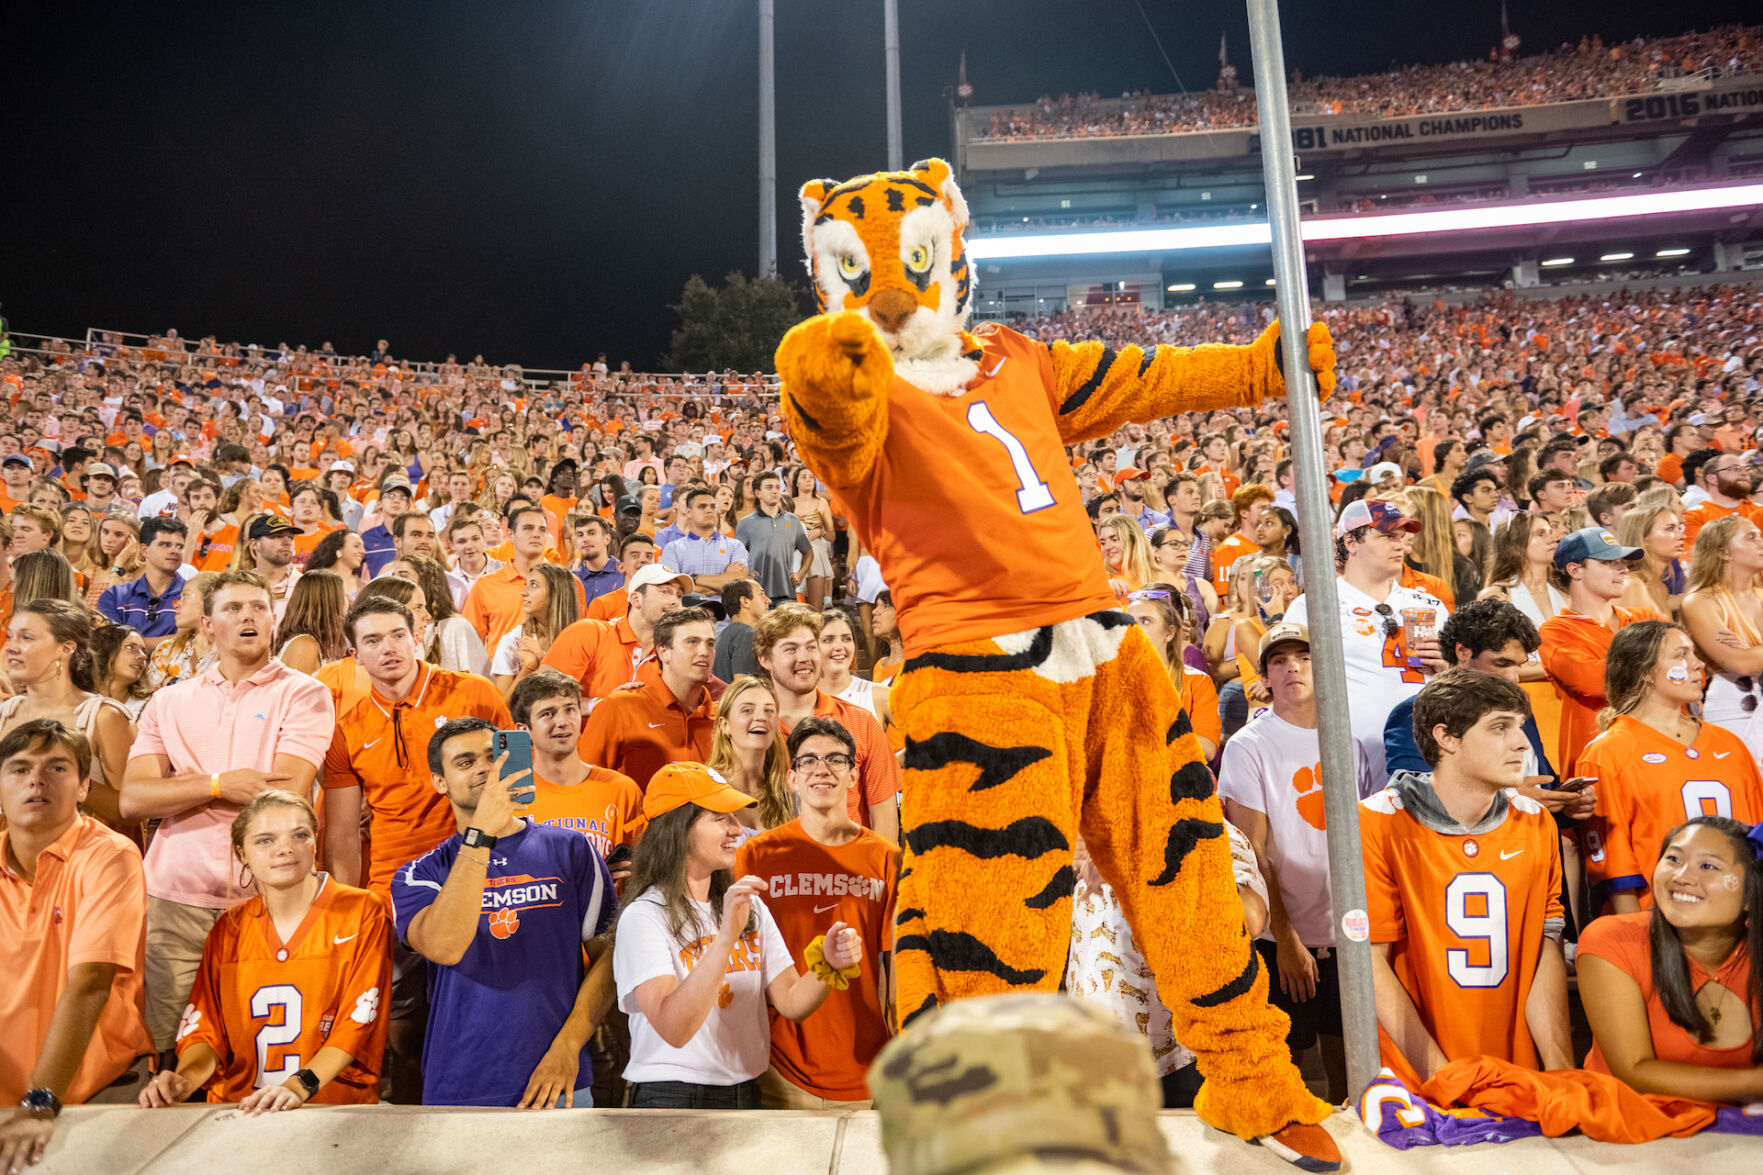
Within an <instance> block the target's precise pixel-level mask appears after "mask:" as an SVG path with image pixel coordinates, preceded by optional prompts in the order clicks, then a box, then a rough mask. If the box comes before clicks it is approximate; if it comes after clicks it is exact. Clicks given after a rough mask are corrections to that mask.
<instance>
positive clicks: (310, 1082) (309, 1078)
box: [294, 1069, 319, 1101]
mask: <svg viewBox="0 0 1763 1175" xmlns="http://www.w3.org/2000/svg"><path fill="white" fill-rule="evenodd" d="M294 1080H295V1081H298V1082H299V1083H300V1088H302V1089H304V1090H305V1091H306V1100H308V1101H311V1100H312V1095H313V1094H315V1093H317V1092H318V1084H319V1082H318V1074H316V1073H314V1072H313V1071H312V1070H310V1069H296V1070H295V1071H294Z"/></svg>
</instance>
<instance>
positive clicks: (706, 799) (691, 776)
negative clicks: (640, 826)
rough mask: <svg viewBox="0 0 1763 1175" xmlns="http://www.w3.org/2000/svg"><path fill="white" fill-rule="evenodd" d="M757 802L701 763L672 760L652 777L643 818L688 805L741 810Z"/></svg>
mask: <svg viewBox="0 0 1763 1175" xmlns="http://www.w3.org/2000/svg"><path fill="white" fill-rule="evenodd" d="M758 802H759V801H758V800H755V799H754V798H753V797H752V796H750V795H748V794H746V793H745V792H743V791H740V790H739V789H737V788H735V787H733V786H731V785H730V783H729V781H728V780H726V779H724V778H723V777H722V776H721V774H720V773H718V772H715V771H712V770H711V769H710V768H708V767H706V766H704V764H702V763H669V764H668V765H667V766H665V767H663V768H662V769H661V770H659V771H657V772H656V773H655V774H654V775H652V776H650V777H649V787H648V790H646V791H645V792H643V818H644V819H645V820H653V819H655V818H656V817H657V816H664V815H666V814H667V813H669V812H671V811H673V810H674V809H675V808H681V807H684V806H685V805H687V804H696V805H698V806H699V807H700V808H708V809H710V811H712V812H739V811H740V810H741V809H742V808H747V807H751V806H752V805H754V804H757V803H758Z"/></svg>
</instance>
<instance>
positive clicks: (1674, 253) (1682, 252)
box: [1653, 249, 1690, 257]
mask: <svg viewBox="0 0 1763 1175" xmlns="http://www.w3.org/2000/svg"><path fill="white" fill-rule="evenodd" d="M1689 254H1690V251H1689V250H1688V249H1661V250H1659V251H1658V252H1657V253H1655V254H1653V256H1655V257H1688V256H1689Z"/></svg>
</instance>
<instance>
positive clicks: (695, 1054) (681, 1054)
mask: <svg viewBox="0 0 1763 1175" xmlns="http://www.w3.org/2000/svg"><path fill="white" fill-rule="evenodd" d="M692 905H693V907H694V909H695V911H696V913H697V930H696V931H694V930H693V928H692V927H691V926H689V925H688V926H687V927H686V928H685V929H684V930H682V931H681V935H682V937H680V938H675V937H674V936H673V935H671V934H669V933H668V931H667V909H666V907H665V906H664V905H663V904H662V900H661V896H660V895H659V894H657V893H656V892H655V891H654V890H652V889H650V890H644V891H643V892H642V893H641V894H639V895H638V896H637V897H636V898H634V899H632V900H631V902H630V903H629V904H628V905H626V906H625V908H624V911H623V912H622V913H621V914H619V916H618V931H617V935H616V939H615V942H616V945H615V946H614V947H613V950H612V975H613V978H614V980H616V982H617V984H618V1006H619V1008H620V1009H622V1010H623V1011H625V1012H626V1013H628V1014H629V1015H630V1018H631V1019H630V1029H631V1059H630V1064H628V1065H626V1066H625V1069H624V1079H625V1080H626V1081H632V1082H636V1081H691V1082H695V1083H697V1084H699V1085H739V1084H740V1083H741V1082H743V1081H751V1080H752V1079H754V1078H755V1077H758V1076H759V1075H760V1074H761V1073H763V1072H765V1070H766V1069H768V1068H770V1067H771V1020H770V1016H769V1014H768V1012H767V1008H766V999H765V989H766V988H767V987H769V986H770V985H771V981H772V980H774V979H776V978H777V977H778V976H779V975H783V974H785V973H786V972H788V971H789V970H790V969H791V968H793V967H794V966H795V965H796V963H795V960H794V959H793V958H791V957H790V948H789V947H788V946H786V945H785V943H784V937H783V935H781V934H779V933H778V929H777V923H775V922H773V921H772V920H771V913H770V911H768V910H767V909H766V908H765V903H764V902H762V901H760V900H759V899H758V898H754V899H753V913H754V916H755V917H756V918H757V920H758V922H757V928H756V929H755V930H753V931H750V932H749V933H748V934H747V935H746V936H745V937H744V938H742V939H741V941H740V942H739V943H737V944H736V945H735V949H734V951H733V952H731V953H730V955H729V963H728V976H727V978H726V979H725V980H724V982H723V986H722V993H723V994H722V995H721V996H720V997H719V998H718V999H717V1001H716V1003H715V1005H714V1006H712V1007H711V1009H710V1015H709V1016H708V1017H707V1018H706V1019H705V1021H704V1024H703V1027H701V1028H699V1029H698V1032H697V1035H695V1036H693V1037H692V1039H691V1040H689V1041H687V1042H686V1045H685V1047H684V1048H677V1049H676V1048H674V1047H673V1046H672V1045H670V1044H668V1043H667V1042H666V1041H664V1040H662V1039H661V1036H660V1034H659V1033H657V1032H656V1031H655V1029H654V1028H652V1027H651V1026H650V1024H649V1018H648V1017H647V1016H645V1015H643V1010H642V1008H640V1007H639V1006H638V1004H637V999H636V990H637V988H639V987H641V986H642V985H643V984H645V983H647V982H649V980H651V979H656V978H659V977H660V976H663V975H671V976H673V977H674V978H675V979H677V980H679V981H680V982H682V983H684V982H685V979H686V976H688V975H690V974H691V973H692V963H693V962H695V961H696V960H697V958H698V957H699V955H701V954H702V953H703V952H704V951H705V950H707V949H708V948H709V946H710V941H711V940H712V939H713V938H715V937H716V926H717V921H716V917H715V914H714V912H713V911H712V910H711V907H710V903H709V902H693V903H692Z"/></svg>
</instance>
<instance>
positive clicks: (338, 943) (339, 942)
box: [331, 930, 361, 947]
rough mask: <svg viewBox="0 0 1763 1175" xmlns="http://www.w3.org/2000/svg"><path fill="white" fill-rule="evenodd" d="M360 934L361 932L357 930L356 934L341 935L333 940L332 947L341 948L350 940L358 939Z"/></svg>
mask: <svg viewBox="0 0 1763 1175" xmlns="http://www.w3.org/2000/svg"><path fill="white" fill-rule="evenodd" d="M360 933H361V932H360V931H359V930H357V931H356V932H355V934H339V935H337V936H336V937H335V938H333V939H331V945H332V946H334V947H340V946H342V945H343V944H344V943H346V942H348V941H349V940H350V939H352V938H354V937H356V935H359V934H360Z"/></svg>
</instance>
